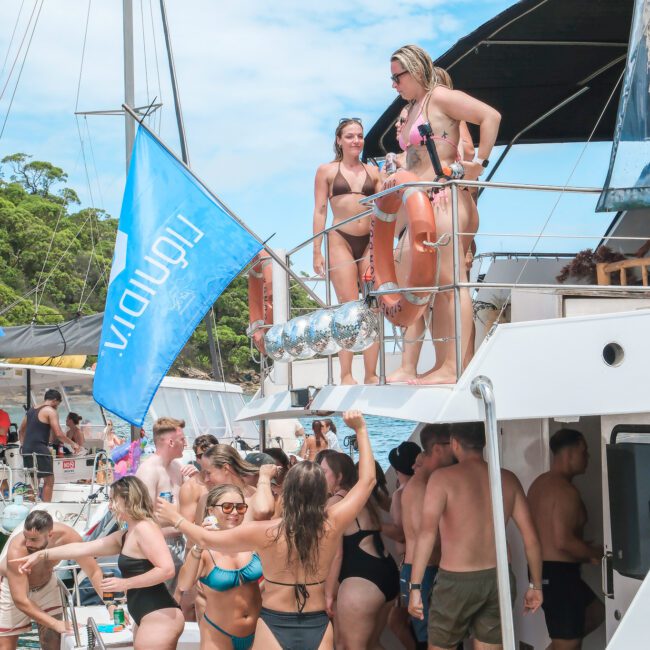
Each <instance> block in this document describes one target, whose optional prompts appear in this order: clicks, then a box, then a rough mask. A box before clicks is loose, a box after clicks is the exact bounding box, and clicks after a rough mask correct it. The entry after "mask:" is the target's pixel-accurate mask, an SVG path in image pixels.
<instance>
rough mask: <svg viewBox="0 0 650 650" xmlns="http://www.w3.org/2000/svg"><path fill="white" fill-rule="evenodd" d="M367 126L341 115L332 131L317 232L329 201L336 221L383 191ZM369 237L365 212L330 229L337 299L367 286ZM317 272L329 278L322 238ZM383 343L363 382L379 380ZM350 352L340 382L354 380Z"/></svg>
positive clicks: (367, 361)
mask: <svg viewBox="0 0 650 650" xmlns="http://www.w3.org/2000/svg"><path fill="white" fill-rule="evenodd" d="M363 142H364V139H363V125H362V124H361V120H360V119H359V118H358V117H343V118H341V120H339V125H338V126H337V127H336V132H335V134H334V154H335V156H334V160H333V161H332V162H328V163H324V164H323V165H321V166H320V167H319V168H318V170H317V171H316V179H315V181H314V235H316V234H317V233H319V232H321V231H322V230H323V229H324V228H325V225H326V223H327V206H328V204H329V206H330V208H331V210H332V216H333V221H332V225H336V224H338V223H340V222H342V221H345V220H346V219H349V218H350V217H352V216H354V215H356V214H359V213H360V212H363V211H364V210H365V209H366V208H365V207H364V206H361V205H360V204H359V200H360V199H363V198H364V197H367V196H370V195H371V194H375V193H376V192H378V191H379V189H380V186H381V181H380V178H379V170H378V169H377V168H376V167H374V166H372V165H364V164H363V163H362V162H361V160H360V156H361V152H362V150H363ZM369 242H370V218H369V217H364V218H362V219H358V220H357V221H353V222H351V223H348V224H346V225H345V226H341V228H340V229H338V230H333V231H331V232H330V233H329V235H328V239H327V243H328V251H329V267H330V278H331V280H332V283H333V284H334V290H335V291H336V297H337V298H338V301H339V303H341V304H343V303H345V302H350V301H352V300H358V299H359V287H361V286H363V282H364V275H365V273H366V271H367V269H368V262H369V257H368V244H369ZM314 271H315V272H316V274H317V275H320V276H322V277H325V258H324V256H323V237H322V236H321V235H319V236H317V237H316V238H315V239H314ZM378 352H379V348H378V346H377V345H373V346H372V347H371V348H370V349H368V350H366V351H365V352H364V353H363V358H364V367H365V373H364V383H365V384H376V383H377V381H378V378H377V356H378ZM352 356H353V355H352V352H348V351H346V350H342V351H341V352H339V364H340V367H341V384H356V383H357V382H356V381H355V379H354V377H353V376H352Z"/></svg>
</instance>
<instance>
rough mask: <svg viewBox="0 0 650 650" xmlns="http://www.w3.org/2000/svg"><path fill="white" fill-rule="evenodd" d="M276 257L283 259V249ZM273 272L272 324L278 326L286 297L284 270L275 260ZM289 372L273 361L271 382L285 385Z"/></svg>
mask: <svg viewBox="0 0 650 650" xmlns="http://www.w3.org/2000/svg"><path fill="white" fill-rule="evenodd" d="M275 253H276V257H277V256H279V257H280V258H282V259H284V257H285V255H286V252H285V251H284V249H281V248H278V249H277V250H276V251H275ZM272 271H273V323H274V324H275V325H278V324H280V323H285V322H286V320H287V318H286V313H287V304H288V297H287V294H286V291H287V286H288V285H287V274H286V272H285V269H284V264H278V262H276V261H275V260H274V261H273V266H272ZM288 373H289V371H288V369H287V363H286V362H285V361H275V362H274V363H273V381H274V383H275V384H277V385H280V386H282V385H287V384H288V383H289V375H288Z"/></svg>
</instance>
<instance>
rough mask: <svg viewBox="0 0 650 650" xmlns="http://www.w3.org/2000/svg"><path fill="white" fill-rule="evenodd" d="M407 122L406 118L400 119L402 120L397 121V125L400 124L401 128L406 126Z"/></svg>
mask: <svg viewBox="0 0 650 650" xmlns="http://www.w3.org/2000/svg"><path fill="white" fill-rule="evenodd" d="M405 122H406V118H405V117H400V118H398V119H397V123H398V124H399V125H400V126H401V125H402V124H404V123H405Z"/></svg>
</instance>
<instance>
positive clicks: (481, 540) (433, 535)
mask: <svg viewBox="0 0 650 650" xmlns="http://www.w3.org/2000/svg"><path fill="white" fill-rule="evenodd" d="M450 442H451V451H452V452H453V454H454V456H455V457H456V459H457V460H458V464H457V465H452V466H451V467H444V468H441V469H439V470H437V471H435V472H434V473H433V474H432V475H431V478H430V479H429V482H428V484H427V491H426V496H425V499H424V509H423V512H422V524H421V527H420V534H419V537H418V540H417V544H416V547H415V553H414V558H413V570H412V573H411V585H410V587H411V592H410V599H409V613H410V614H411V616H414V617H416V618H420V619H422V618H423V617H424V616H423V611H422V596H421V593H420V583H421V582H422V576H423V575H424V571H425V569H426V565H427V562H428V560H429V557H430V556H431V551H432V549H433V547H434V544H435V542H436V539H437V537H438V531H439V533H440V542H441V545H442V554H441V558H440V569H439V571H438V576H437V579H436V582H435V585H434V587H433V591H432V592H431V601H430V602H431V605H430V610H429V626H428V634H429V649H430V650H438V649H440V650H447V649H449V648H455V647H456V646H457V645H458V643H460V642H461V641H462V640H463V639H464V638H466V637H467V636H472V637H473V638H474V639H475V648H478V647H480V648H481V649H482V650H488V649H490V650H492V649H494V650H496V649H497V648H501V647H502V646H501V622H500V616H499V595H498V588H497V572H496V546H495V542H494V528H493V524H492V506H491V503H490V487H489V479H488V468H487V463H486V462H485V461H484V460H483V448H484V447H485V429H484V426H483V423H482V422H465V423H459V424H453V425H452V427H451V438H450ZM501 485H502V489H503V502H504V510H505V519H506V523H507V522H508V520H509V519H510V518H512V519H513V520H514V522H515V524H516V525H517V528H518V529H519V532H520V533H521V536H522V539H523V542H524V549H525V552H526V558H527V560H528V566H529V570H530V576H531V579H532V582H531V584H530V585H529V589H528V590H527V591H526V594H525V596H524V607H525V609H526V610H527V611H531V612H534V611H536V610H537V609H538V608H539V606H540V605H541V604H542V557H541V547H540V543H539V539H538V537H537V532H536V530H535V526H534V524H533V521H532V518H531V515H530V510H529V508H528V504H527V502H526V497H525V495H524V491H523V489H522V487H521V484H520V483H519V480H518V479H517V477H516V476H515V475H514V474H513V473H512V472H509V471H507V470H501ZM514 586H515V585H514V576H513V574H512V572H510V587H511V590H512V593H513V595H514ZM513 598H514V596H513ZM477 642H478V643H477Z"/></svg>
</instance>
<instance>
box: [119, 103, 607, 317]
mask: <svg viewBox="0 0 650 650" xmlns="http://www.w3.org/2000/svg"><path fill="white" fill-rule="evenodd" d="M122 108H123V109H124V110H125V111H126V112H127V113H128V114H129V115H130V116H131V117H132V118H133V119H134V120H137V122H138V124H140V128H142V129H144V130H145V131H146V132H147V133H148V134H149V135H150V136H151V137H152V138H153V139H154V140H155V141H156V142H157V143H158V144H159V145H160V146H161V147H162V148H163V149H164V150H165V151H166V152H167V153H168V154H169V155H170V156H171V157H172V158H173V159H174V160H176V161H177V162H178V163H180V164H181V165H183V167H185V169H187V171H188V172H189V173H190V174H191V175H192V178H193V179H194V180H195V181H196V182H197V183H198V184H199V185H200V186H201V187H202V188H203V189H204V190H205V192H206V193H207V194H208V196H210V198H211V199H212V200H213V201H214V202H215V203H216V204H217V205H218V206H219V207H220V208H221V209H222V210H223V211H224V212H225V213H227V214H228V215H229V216H230V217H231V219H233V220H234V221H236V222H237V223H238V224H239V225H240V226H241V227H242V228H243V229H244V230H245V231H246V232H247V233H248V234H249V235H250V236H251V237H253V238H254V239H255V240H256V241H258V242H259V243H260V244H261V245H262V248H263V249H264V250H265V251H266V252H267V253H268V254H269V256H270V257H272V258H273V260H275V262H277V263H278V264H279V265H280V266H281V267H282V268H283V269H284V270H285V271H286V272H287V273H288V274H289V275H290V276H291V277H292V278H293V279H294V280H295V281H296V282H299V283H300V284H301V285H302V288H303V289H304V290H305V291H306V292H307V294H308V295H309V297H310V298H311V299H312V300H313V301H314V302H315V303H316V304H317V305H319V306H320V307H325V304H324V303H323V301H322V300H321V298H320V296H318V295H316V294H315V293H314V292H313V291H312V290H311V289H310V288H309V287H308V286H307V285H306V284H304V283H303V281H302V278H301V277H300V276H299V275H298V274H296V273H295V272H294V271H292V270H291V269H290V268H289V267H288V266H287V265H286V262H285V260H283V259H282V258H281V257H278V254H277V253H276V252H275V251H274V250H273V249H272V248H271V247H270V246H269V245H268V244H267V243H266V242H265V241H262V240H261V239H260V238H259V236H258V235H257V234H256V233H254V232H253V231H252V230H251V229H250V228H249V227H248V226H247V225H246V224H245V223H244V222H243V221H242V220H241V219H240V218H239V217H238V216H237V215H236V214H235V213H234V212H233V211H232V210H231V209H230V208H229V207H228V206H227V205H226V204H225V203H224V202H223V201H222V200H221V199H220V198H219V197H218V196H217V195H216V194H215V193H214V192H213V191H212V190H211V189H210V188H209V187H208V185H207V184H206V183H205V181H203V180H201V178H200V177H199V176H197V175H196V174H195V173H194V171H193V170H192V169H190V167H189V166H188V165H186V164H185V163H184V162H183V161H182V160H181V159H180V158H179V157H178V156H177V155H176V154H175V153H174V152H173V151H172V150H171V149H170V148H169V147H168V146H167V145H166V144H165V143H164V142H163V141H162V140H161V139H160V138H159V137H158V136H157V135H156V134H155V133H154V132H153V131H152V130H151V129H150V128H149V127H148V126H147V125H146V124H144V123H143V122H140V116H139V115H138V114H137V113H136V112H135V111H134V110H133V107H131V106H129V105H128V104H122ZM601 191H602V190H598V192H601Z"/></svg>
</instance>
